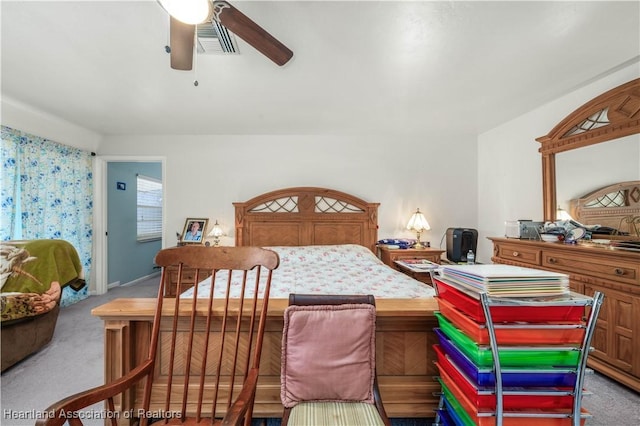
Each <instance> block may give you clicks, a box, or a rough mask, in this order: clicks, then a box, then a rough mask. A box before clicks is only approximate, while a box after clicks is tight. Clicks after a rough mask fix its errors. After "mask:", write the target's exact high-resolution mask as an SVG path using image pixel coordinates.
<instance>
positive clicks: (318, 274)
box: [183, 244, 435, 299]
mask: <svg viewBox="0 0 640 426" xmlns="http://www.w3.org/2000/svg"><path fill="white" fill-rule="evenodd" d="M267 248H270V249H272V250H274V251H276V252H277V253H278V254H279V255H280V266H279V267H278V269H276V270H275V271H274V272H273V278H272V281H271V298H278V299H279V298H288V297H289V294H290V293H304V294H373V295H374V296H375V297H376V298H387V299H388V298H397V299H398V298H399V299H415V298H430V297H433V296H434V295H435V291H434V289H433V288H432V287H430V286H428V285H426V284H424V283H421V282H419V281H417V280H415V279H413V278H411V277H409V276H407V275H405V274H403V273H401V272H398V271H396V270H394V269H392V268H390V267H389V266H387V265H385V264H384V263H382V261H380V259H378V258H377V257H376V256H375V255H374V254H373V253H372V252H371V251H370V250H369V249H367V248H366V247H363V246H360V245H355V244H345V245H319V246H302V247H267ZM251 272H253V273H254V274H255V272H254V271H251ZM263 275H264V276H266V274H265V273H263ZM238 277H239V275H238ZM254 277H255V275H254ZM254 279H255V278H254ZM226 280H227V276H226V275H225V274H218V275H217V277H216V284H217V285H216V286H215V289H214V295H215V296H221V295H224V293H225V291H226V290H225V287H226ZM237 282H238V280H236V279H235V278H234V279H232V286H231V297H239V296H240V288H239V285H238V284H237ZM210 291H211V278H207V279H206V280H204V281H202V282H201V283H200V284H199V285H198V292H197V294H198V297H209V294H210ZM193 294H194V289H193V288H191V289H189V290H187V291H186V292H184V293H183V297H193Z"/></svg>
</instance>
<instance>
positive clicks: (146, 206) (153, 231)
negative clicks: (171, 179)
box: [137, 175, 162, 241]
mask: <svg viewBox="0 0 640 426" xmlns="http://www.w3.org/2000/svg"><path fill="white" fill-rule="evenodd" d="M137 183H138V188H137V194H138V241H150V240H159V239H161V238H162V182H160V181H159V180H158V179H154V178H151V177H147V176H142V175H138V177H137Z"/></svg>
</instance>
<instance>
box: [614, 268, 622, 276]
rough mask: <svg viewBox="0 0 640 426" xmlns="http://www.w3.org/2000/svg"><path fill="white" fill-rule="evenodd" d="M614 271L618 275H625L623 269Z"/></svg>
mask: <svg viewBox="0 0 640 426" xmlns="http://www.w3.org/2000/svg"><path fill="white" fill-rule="evenodd" d="M613 271H614V272H615V273H616V275H624V269H622V268H616V269H614V270H613Z"/></svg>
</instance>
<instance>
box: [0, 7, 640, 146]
mask: <svg viewBox="0 0 640 426" xmlns="http://www.w3.org/2000/svg"><path fill="white" fill-rule="evenodd" d="M231 3H232V4H233V5H234V6H236V7H237V8H238V9H240V10H241V11H242V12H243V13H245V14H246V15H248V16H249V17H251V18H252V19H253V20H254V21H256V22H257V23H259V24H260V25H261V26H263V27H264V28H265V29H266V30H267V31H269V32H270V33H271V34H272V35H274V36H275V37H276V38H278V39H279V40H280V41H282V42H283V43H284V44H285V45H287V46H288V47H289V48H290V49H291V50H293V52H294V58H293V59H292V60H291V61H290V62H289V63H288V64H287V65H285V66H284V67H278V66H276V65H275V64H273V63H272V62H270V61H269V60H268V59H266V58H265V57H263V56H262V55H261V54H260V53H258V52H257V51H255V50H254V49H253V48H251V47H250V46H248V45H247V44H245V43H244V42H243V41H242V40H240V39H238V40H237V41H238V44H239V48H240V51H241V54H240V55H238V56H229V55H223V54H220V55H208V56H199V57H198V58H197V70H196V71H195V72H185V71H175V70H172V69H171V68H170V67H169V55H167V54H166V53H165V51H164V46H165V44H167V37H168V20H167V17H166V14H165V12H164V11H163V10H162V9H161V7H160V6H159V5H158V4H157V3H156V1H155V0H146V1H130V0H124V1H122V0H121V1H103V2H98V1H87V0H85V1H65V2H63V1H42V2H36V1H10V0H2V2H1V10H0V13H1V17H2V27H1V36H2V51H1V55H2V56H1V59H2V96H3V98H4V99H5V100H8V101H13V102H18V103H24V104H27V105H29V106H31V107H33V108H36V109H39V110H42V111H44V112H46V113H50V114H53V115H55V116H57V117H60V118H62V119H65V120H67V121H70V122H72V123H76V124H78V125H81V126H83V127H85V128H88V129H91V130H93V131H95V132H98V133H101V134H105V135H106V134H356V133H358V134H374V133H388V134H399V133H427V132H456V131H457V132H464V133H471V134H475V133H478V132H481V131H484V130H487V129H490V128H492V127H495V126H496V125H498V124H500V123H503V122H505V121H507V120H509V119H511V118H514V117H516V116H518V115H520V114H522V113H524V112H527V111H529V110H531V109H533V108H535V107H537V106H539V105H541V104H544V103H546V102H549V101H551V100H553V99H555V98H557V97H558V96H561V95H563V94H566V93H567V92H569V91H570V90H574V89H576V88H577V87H579V86H580V85H582V84H584V83H586V82H588V81H590V80H592V79H593V78H596V77H598V76H601V75H602V74H603V73H607V72H609V71H611V70H612V69H615V68H616V67H619V66H620V65H621V64H623V63H628V62H629V61H634V60H637V57H638V55H639V54H640V2H638V1H623V2H613V1H601V2H598V1H579V2H555V1H543V2H521V1H509V2H505V1H499V2H484V1H470V2H461V1H443V2H437V1H411V2H398V1H380V2H362V1H315V2H314V1H252V2H249V1H242V0H236V1H233V2H231ZM196 79H197V80H198V82H199V85H198V86H197V87H195V86H194V85H193V81H194V80H196Z"/></svg>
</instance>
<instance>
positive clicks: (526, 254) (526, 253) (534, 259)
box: [496, 244, 542, 266]
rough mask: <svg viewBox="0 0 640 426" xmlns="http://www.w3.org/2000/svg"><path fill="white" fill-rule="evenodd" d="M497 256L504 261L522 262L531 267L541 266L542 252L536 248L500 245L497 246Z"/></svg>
mask: <svg viewBox="0 0 640 426" xmlns="http://www.w3.org/2000/svg"><path fill="white" fill-rule="evenodd" d="M496 256H497V257H499V258H501V259H504V260H510V261H512V262H521V263H527V264H529V265H536V266H540V264H541V261H540V259H541V257H542V250H540V249H537V248H535V247H522V246H516V245H509V244H499V245H497V253H496Z"/></svg>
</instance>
